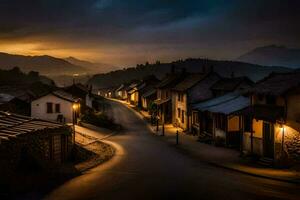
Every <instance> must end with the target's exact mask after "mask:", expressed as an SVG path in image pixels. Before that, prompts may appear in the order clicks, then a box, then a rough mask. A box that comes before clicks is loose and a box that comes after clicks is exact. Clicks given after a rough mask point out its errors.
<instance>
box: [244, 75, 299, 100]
mask: <svg viewBox="0 0 300 200" xmlns="http://www.w3.org/2000/svg"><path fill="white" fill-rule="evenodd" d="M299 84H300V72H293V73H272V74H270V75H269V76H268V77H266V78H264V79H263V80H261V81H259V82H257V83H256V84H255V86H254V87H253V88H252V89H250V90H249V91H250V92H251V93H257V94H269V95H275V96H278V95H282V94H284V93H285V92H287V91H289V90H290V89H291V88H293V87H297V86H299Z"/></svg>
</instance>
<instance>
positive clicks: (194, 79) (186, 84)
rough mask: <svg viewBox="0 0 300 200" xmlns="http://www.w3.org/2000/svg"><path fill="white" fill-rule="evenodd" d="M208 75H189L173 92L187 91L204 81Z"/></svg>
mask: <svg viewBox="0 0 300 200" xmlns="http://www.w3.org/2000/svg"><path fill="white" fill-rule="evenodd" d="M207 75H208V74H205V73H195V74H188V75H187V76H186V77H185V78H184V79H183V80H181V81H180V82H179V83H178V84H177V85H176V86H175V87H174V88H173V90H176V91H186V90H188V89H190V88H191V87H193V86H194V85H196V84H197V83H198V82H200V81H201V80H203V79H204V78H205V77H206V76H207Z"/></svg>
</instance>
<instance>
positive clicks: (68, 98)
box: [37, 90, 79, 102]
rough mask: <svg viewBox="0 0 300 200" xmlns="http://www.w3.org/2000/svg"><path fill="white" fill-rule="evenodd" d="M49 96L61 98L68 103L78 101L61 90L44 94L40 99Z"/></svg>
mask: <svg viewBox="0 0 300 200" xmlns="http://www.w3.org/2000/svg"><path fill="white" fill-rule="evenodd" d="M49 94H52V95H54V96H56V97H58V98H61V99H64V100H66V101H70V102H78V101H79V99H78V98H74V97H73V96H72V95H71V94H69V93H67V92H65V91H63V90H56V91H53V92H50V93H47V94H45V95H43V96H41V97H44V96H47V95H49ZM41 97H39V98H41ZM39 98H37V99H39Z"/></svg>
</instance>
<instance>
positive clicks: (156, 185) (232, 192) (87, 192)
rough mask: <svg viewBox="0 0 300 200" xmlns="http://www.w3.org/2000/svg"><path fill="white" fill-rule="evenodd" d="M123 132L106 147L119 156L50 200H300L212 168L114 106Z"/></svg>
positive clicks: (276, 185) (267, 183)
mask: <svg viewBox="0 0 300 200" xmlns="http://www.w3.org/2000/svg"><path fill="white" fill-rule="evenodd" d="M111 104H112V110H113V115H114V117H115V119H116V122H118V123H120V124H122V125H123V126H124V127H125V131H123V132H122V133H120V134H117V135H114V136H111V137H109V138H107V139H106V140H105V141H107V142H109V143H111V144H112V145H114V146H115V147H116V148H117V155H116V156H115V157H114V158H113V159H112V160H111V161H109V162H107V163H105V164H104V165H100V166H98V167H96V168H94V169H92V170H89V171H87V172H86V173H85V174H83V175H81V176H79V177H77V178H74V179H72V180H70V181H68V182H66V183H65V184H64V185H61V186H60V187H58V188H57V189H56V190H54V191H53V192H52V193H51V194H49V196H47V198H48V199H131V200H133V199H139V200H142V199H300V189H299V185H294V184H288V183H283V182H278V181H272V180H268V179H262V178H256V177H252V176H248V175H243V174H240V173H236V172H232V171H229V170H225V169H222V168H218V167H214V166H211V165H208V164H206V163H205V162H201V160H198V159H196V158H195V157H193V156H191V155H188V154H187V153H185V152H182V151H179V150H178V149H177V148H176V147H175V146H173V145H170V144H167V143H165V142H164V141H163V140H161V139H160V137H158V136H154V135H152V134H150V131H149V130H148V128H147V126H146V124H145V122H144V121H143V120H142V119H140V118H139V117H138V116H137V115H136V114H135V113H134V111H132V110H130V109H128V108H127V107H126V106H124V105H122V104H120V103H118V102H111Z"/></svg>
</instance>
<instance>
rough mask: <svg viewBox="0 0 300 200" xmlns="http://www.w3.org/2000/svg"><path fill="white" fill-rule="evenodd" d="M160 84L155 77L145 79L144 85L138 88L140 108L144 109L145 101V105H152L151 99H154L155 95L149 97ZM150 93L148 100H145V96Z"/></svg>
mask: <svg viewBox="0 0 300 200" xmlns="http://www.w3.org/2000/svg"><path fill="white" fill-rule="evenodd" d="M158 83H159V80H158V79H157V78H156V77H155V76H154V75H150V76H147V77H145V78H144V79H143V81H142V83H141V84H140V85H139V87H138V91H137V92H138V107H139V108H140V109H143V108H144V107H143V100H145V102H144V103H145V105H147V104H148V103H150V101H151V97H153V94H152V95H150V96H149V93H148V92H149V91H152V90H155V86H156V85H157V84H158ZM146 93H148V96H147V97H148V98H143V97H144V94H146ZM147 100H148V103H147Z"/></svg>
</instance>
